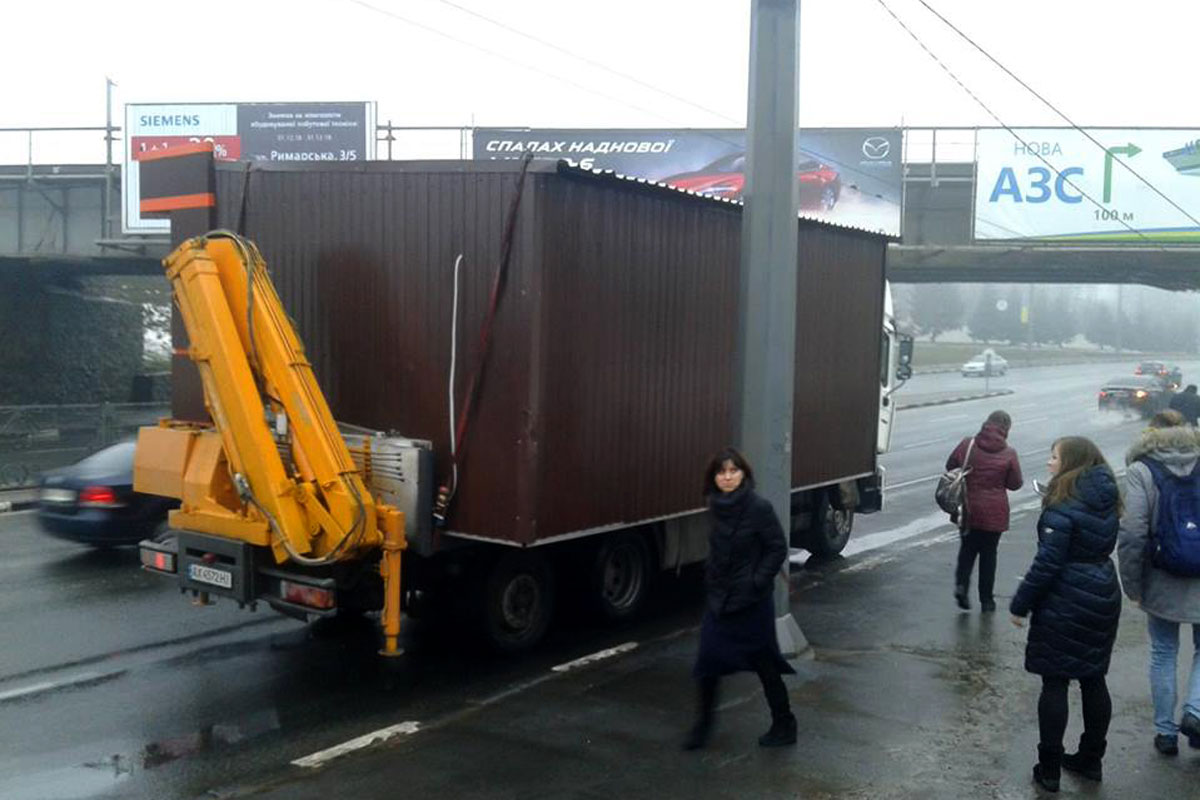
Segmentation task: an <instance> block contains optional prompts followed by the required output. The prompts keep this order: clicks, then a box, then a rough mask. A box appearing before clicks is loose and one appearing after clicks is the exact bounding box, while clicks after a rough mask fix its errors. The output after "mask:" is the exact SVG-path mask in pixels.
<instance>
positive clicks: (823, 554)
mask: <svg viewBox="0 0 1200 800" xmlns="http://www.w3.org/2000/svg"><path fill="white" fill-rule="evenodd" d="M819 502H820V505H819V506H818V508H817V517H816V519H815V520H814V522H815V523H816V524H814V525H813V527H812V529H811V530H809V533H808V551H809V552H810V553H812V554H813V555H814V556H817V557H819V558H828V557H829V556H836V555H837V554H838V553H840V552H842V550H843V549H845V547H846V542H848V541H850V531H851V530H852V529H853V528H854V509H853V508H844V509H838V508H834V507H833V505H832V504H831V503H830V502H829V500H828V498H822V499H821V500H820V501H819Z"/></svg>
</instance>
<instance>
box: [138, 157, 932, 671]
mask: <svg viewBox="0 0 1200 800" xmlns="http://www.w3.org/2000/svg"><path fill="white" fill-rule="evenodd" d="M167 156H169V157H167ZM142 207H143V213H144V214H145V213H159V214H163V215H169V216H170V218H171V219H172V235H173V238H174V239H175V240H176V241H177V242H180V247H179V249H178V250H176V252H175V253H173V254H172V256H170V257H169V258H168V259H167V260H166V262H165V266H166V271H167V274H168V277H169V278H170V279H171V280H172V284H173V286H174V289H175V299H176V303H177V305H178V307H179V310H180V313H179V314H177V315H176V316H177V320H178V324H177V325H176V327H175V334H176V347H175V353H176V360H175V364H174V366H173V382H172V386H173V398H172V419H170V420H164V421H163V422H162V424H160V425H159V426H158V427H157V428H151V429H143V432H142V434H141V437H140V439H139V444H138V451H137V458H136V470H135V481H136V482H137V485H138V488H139V490H140V491H149V492H153V493H160V494H166V495H168V496H175V497H178V498H180V499H181V501H182V505H181V507H180V509H179V510H177V511H175V512H173V513H172V516H171V519H170V527H171V529H172V530H171V534H170V535H169V536H167V537H165V538H160V539H159V540H156V541H145V542H143V543H142V544H141V556H142V559H141V560H142V564H143V566H144V568H146V569H147V570H150V571H153V572H157V573H159V574H163V575H166V576H168V577H170V578H171V579H172V580H174V581H176V582H177V583H178V585H179V587H180V589H181V590H182V591H184V592H187V593H191V594H193V595H195V596H196V597H197V598H199V599H201V600H211V599H213V598H218V597H224V598H230V599H232V600H234V601H237V602H239V603H241V604H244V605H247V606H250V607H255V606H256V605H257V604H259V603H265V604H267V605H269V606H271V607H272V608H274V609H276V610H278V611H280V612H283V613H286V614H290V615H293V616H297V617H300V618H306V619H316V618H321V617H330V616H335V615H339V614H350V613H354V614H358V613H364V612H366V613H374V612H382V613H381V619H382V623H383V628H384V642H385V646H384V652H387V653H393V654H394V653H397V652H399V647H398V646H397V639H396V637H397V633H398V628H399V620H400V613H401V610H403V611H404V612H405V613H407V614H410V615H412V614H420V613H422V612H424V611H425V610H427V609H429V608H432V607H436V606H442V607H445V606H449V607H452V608H453V609H455V610H456V612H457V613H459V614H461V615H462V617H463V618H465V619H466V620H468V621H470V622H471V623H472V624H473V625H474V626H476V627H477V629H478V631H479V633H480V634H481V635H482V636H483V637H484V638H485V639H486V640H487V641H488V642H490V643H491V644H492V645H493V646H495V647H496V648H499V649H501V650H507V651H517V650H521V649H523V648H527V647H529V646H531V645H532V644H534V643H536V642H537V641H538V640H539V639H540V638H541V637H542V635H543V634H544V633H545V631H546V629H547V626H548V625H549V623H550V621H551V617H552V614H553V610H554V607H555V598H556V596H558V595H559V594H560V592H561V590H562V589H564V588H565V587H570V588H571V589H572V590H577V591H582V592H584V593H585V594H586V596H587V598H588V600H589V602H590V603H591V605H592V607H593V608H594V610H595V611H596V613H597V614H599V615H600V616H602V617H604V618H607V619H610V620H620V619H625V618H628V617H631V616H632V615H634V614H636V613H637V611H638V610H639V608H641V606H642V605H643V602H644V601H645V599H646V597H647V594H648V592H649V590H650V587H651V585H652V583H653V580H654V578H655V576H656V574H657V573H659V572H662V571H664V570H676V569H678V568H680V567H682V566H684V565H687V564H689V563H693V562H699V561H702V560H703V559H704V558H705V556H706V551H707V524H706V519H705V512H704V502H703V498H702V495H701V491H702V487H701V486H700V485H699V480H700V476H701V475H702V472H703V467H704V465H705V463H706V461H707V459H708V457H709V456H710V455H711V454H712V453H713V452H715V451H716V450H717V449H719V448H720V447H722V446H724V445H726V444H728V443H730V442H731V441H732V439H733V430H734V427H733V420H732V412H731V406H732V400H733V397H734V395H735V392H736V388H735V366H734V348H735V344H734V343H735V331H736V325H737V319H736V313H737V293H738V275H739V260H740V253H741V241H740V238H741V213H742V208H741V205H740V204H738V203H733V202H728V201H722V200H719V199H713V198H708V197H704V196H700V195H695V194H693V193H690V192H687V191H681V190H679V189H675V188H671V187H668V186H665V185H656V184H652V183H647V182H645V181H641V180H632V179H626V178H623V177H621V176H618V175H613V174H611V173H609V174H601V173H593V172H590V171H587V170H583V169H579V168H577V167H573V166H571V165H569V164H567V163H566V162H562V163H558V164H553V163H544V162H532V163H530V162H528V161H526V162H519V163H518V162H474V161H441V162H368V163H336V164H321V165H304V166H299V165H270V166H266V167H259V166H253V167H251V166H247V165H220V166H217V167H214V165H213V163H212V160H211V155H210V154H207V153H205V152H204V149H203V146H201V147H198V148H194V149H192V150H190V151H185V152H181V153H175V154H172V153H167V154H165V155H164V157H163V158H161V159H157V160H152V161H151V162H144V163H143V164H142ZM797 226H798V229H799V258H798V266H797V269H798V271H799V272H798V275H799V280H798V284H799V288H798V297H797V301H798V302H797V326H796V353H795V359H796V362H795V366H796V369H795V422H794V429H793V438H792V442H793V448H792V469H793V481H792V483H793V486H794V489H793V492H792V519H791V524H790V526H789V530H790V537H791V544H792V545H793V546H794V547H797V548H807V549H809V550H811V551H812V552H814V553H818V554H826V555H827V554H833V553H837V552H838V551H840V550H841V549H842V547H844V546H845V543H846V540H847V538H848V536H849V535H850V532H851V530H852V526H853V521H854V517H855V514H856V513H868V512H872V511H877V510H879V509H880V508H881V506H882V486H883V480H882V469H881V467H880V466H879V464H878V455H879V454H880V453H882V452H884V451H885V450H886V449H887V446H888V441H889V439H890V432H891V427H892V424H893V413H894V405H893V403H892V400H891V397H890V395H891V393H892V392H893V391H894V390H895V389H896V388H897V386H898V384H899V382H900V381H902V380H903V379H904V378H906V377H907V375H908V373H909V372H910V370H909V367H908V361H909V360H910V358H911V339H910V338H908V337H905V336H903V335H901V334H900V333H899V331H898V330H897V328H896V325H895V321H894V319H893V318H892V313H891V300H890V296H889V290H888V286H887V283H886V281H885V276H884V254H885V249H886V245H887V242H888V238H887V237H885V236H882V235H878V234H874V233H870V232H866V231H862V230H857V229H852V228H847V227H841V226H834V225H830V224H827V223H822V222H816V221H812V220H807V219H803V218H801V219H799V220H798V221H797ZM210 228H218V229H225V231H226V232H223V233H215V234H209V233H206V232H207V231H208V230H209V229H210ZM230 230H236V231H237V232H238V233H237V234H233V233H229V232H228V231H230ZM189 237H194V238H189ZM268 268H269V272H268ZM205 282H207V286H206V288H203V289H202V288H201V286H202V284H204V283H205ZM221 306H223V307H224V310H222V308H220V307H221ZM205 315H209V316H211V317H212V318H211V319H208V318H207V317H206V316H205ZM218 317H219V318H220V319H218ZM189 337H190V338H189ZM302 341H303V342H304V343H305V345H307V347H305V346H304V345H301V344H300V343H301V342H302ZM225 362H228V363H229V364H233V365H235V366H237V369H236V370H232V371H230V370H231V368H230V367H228V366H222V364H224V363H225ZM197 367H199V369H197ZM218 367H219V368H220V369H224V370H226V372H228V373H229V374H228V375H226V376H225V377H220V376H216V375H215V373H214V369H216V368H218ZM235 373H236V375H235ZM335 417H336V418H337V419H339V420H345V421H349V422H352V423H353V425H354V426H356V427H354V426H350V425H348V424H342V425H341V426H340V427H339V426H335V424H334V423H333V422H332V420H333V419H334V418H335ZM206 515H208V516H206ZM213 515H215V517H214V516H213ZM284 515H290V516H288V518H287V519H286V520H285V519H284ZM217 517H219V518H220V519H216V518H217ZM401 556H402V557H401Z"/></svg>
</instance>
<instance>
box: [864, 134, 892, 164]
mask: <svg viewBox="0 0 1200 800" xmlns="http://www.w3.org/2000/svg"><path fill="white" fill-rule="evenodd" d="M891 151H892V143H891V142H889V141H888V140H887V139H886V138H884V137H883V136H872V137H871V138H870V139H867V140H865V141H864V142H863V145H862V152H863V155H864V156H866V157H867V158H875V159H878V158H887V157H888V153H890V152H891Z"/></svg>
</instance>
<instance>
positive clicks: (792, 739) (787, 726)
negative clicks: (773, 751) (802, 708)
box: [758, 711, 796, 747]
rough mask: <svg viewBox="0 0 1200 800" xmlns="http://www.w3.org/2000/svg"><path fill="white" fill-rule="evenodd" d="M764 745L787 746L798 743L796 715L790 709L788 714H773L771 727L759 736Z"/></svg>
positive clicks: (760, 742) (761, 743) (759, 741)
mask: <svg viewBox="0 0 1200 800" xmlns="http://www.w3.org/2000/svg"><path fill="white" fill-rule="evenodd" d="M758 743H759V744H760V745H762V746H763V747H785V746H787V745H789V744H795V743H796V716H795V715H794V714H792V713H791V712H790V711H789V712H788V713H787V714H786V715H780V716H777V717H776V716H772V717H771V729H770V730H769V731H767V732H766V733H764V734H763V735H762V736H760V737H758Z"/></svg>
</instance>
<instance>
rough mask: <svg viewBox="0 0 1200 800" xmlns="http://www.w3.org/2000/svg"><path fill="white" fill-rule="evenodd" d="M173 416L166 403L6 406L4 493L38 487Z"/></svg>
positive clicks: (0, 421)
mask: <svg viewBox="0 0 1200 800" xmlns="http://www.w3.org/2000/svg"><path fill="white" fill-rule="evenodd" d="M169 414H170V407H169V405H168V404H166V403H92V404H78V405H30V406H0V489H16V488H22V487H27V486H33V485H34V484H36V483H37V479H38V476H39V475H40V474H41V473H43V472H45V471H46V470H49V469H54V468H55V467H61V466H65V465H67V464H71V463H74V462H75V461H78V460H79V459H81V458H83V457H84V456H86V455H88V454H89V453H92V452H94V451H96V450H99V449H100V448H102V447H106V446H107V445H110V444H113V443H114V442H118V441H120V440H122V439H125V438H128V437H131V436H133V435H134V434H135V433H136V432H137V429H138V428H140V427H141V426H143V425H153V424H155V423H156V422H157V421H158V420H159V419H160V418H161V417H165V416H169Z"/></svg>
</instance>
